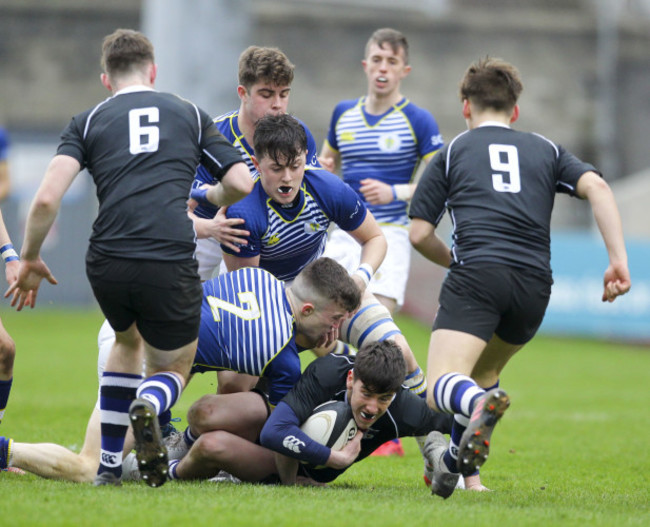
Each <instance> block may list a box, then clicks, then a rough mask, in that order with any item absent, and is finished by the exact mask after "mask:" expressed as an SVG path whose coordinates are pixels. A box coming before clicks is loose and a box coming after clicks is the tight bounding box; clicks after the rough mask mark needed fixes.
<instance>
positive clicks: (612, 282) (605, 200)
mask: <svg viewBox="0 0 650 527" xmlns="http://www.w3.org/2000/svg"><path fill="white" fill-rule="evenodd" d="M576 194H577V195H578V196H579V197H581V198H586V199H587V200H589V204H590V205H591V209H592V212H593V214H594V218H595V219H596V224H597V225H598V229H599V230H600V234H601V236H602V237H603V241H604V242H605V247H606V248H607V254H608V255H609V266H608V267H607V269H606V270H605V276H604V279H603V282H604V291H603V296H602V300H603V302H613V301H614V300H615V299H616V297H617V296H619V295H624V294H625V293H627V292H628V291H629V290H630V286H631V285H632V283H631V280H630V271H629V269H628V265H627V251H626V250H625V240H624V237H623V226H622V223H621V216H620V214H619V211H618V207H617V205H616V200H615V199H614V194H613V193H612V190H611V188H610V187H609V185H608V184H607V182H605V180H604V179H603V178H601V177H600V176H599V175H598V174H596V173H595V172H592V171H589V172H585V173H584V174H583V175H582V176H580V179H579V180H578V184H577V186H576Z"/></svg>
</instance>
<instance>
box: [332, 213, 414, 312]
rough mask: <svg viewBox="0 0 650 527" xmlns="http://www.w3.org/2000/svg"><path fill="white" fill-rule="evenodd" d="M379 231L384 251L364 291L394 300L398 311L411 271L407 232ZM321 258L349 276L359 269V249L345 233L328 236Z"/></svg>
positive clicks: (389, 228) (386, 228) (395, 229)
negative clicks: (326, 258) (345, 270)
mask: <svg viewBox="0 0 650 527" xmlns="http://www.w3.org/2000/svg"><path fill="white" fill-rule="evenodd" d="M381 231H382V232H383V233H384V236H385V237H386V242H387V243H388V251H387V252H386V257H385V258H384V261H383V262H382V264H381V265H380V266H379V269H377V272H376V273H375V275H374V276H373V277H372V280H371V281H370V285H369V286H368V290H369V291H370V292H371V293H373V294H375V295H381V296H385V297H387V298H392V299H394V300H396V301H397V306H398V307H401V306H402V305H403V304H404V292H405V291H406V282H407V281H408V275H409V270H410V268H411V244H410V242H409V231H408V229H407V228H406V227H393V226H388V225H383V226H382V227H381ZM323 256H328V257H329V258H332V259H333V260H336V261H337V262H338V263H340V264H341V265H342V266H343V267H345V268H346V269H347V270H348V272H349V273H353V272H354V271H356V269H357V268H358V267H359V261H360V259H361V246H360V245H359V244H358V243H357V242H356V240H355V239H354V238H353V237H352V236H350V235H349V234H348V233H347V232H345V231H343V230H341V229H336V230H334V231H332V232H331V233H330V235H329V239H328V240H327V245H326V247H325V252H324V253H323Z"/></svg>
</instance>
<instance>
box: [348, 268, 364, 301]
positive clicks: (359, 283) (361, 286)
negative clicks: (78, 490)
mask: <svg viewBox="0 0 650 527" xmlns="http://www.w3.org/2000/svg"><path fill="white" fill-rule="evenodd" d="M350 276H351V277H352V280H353V281H354V283H355V284H357V287H358V288H359V291H361V296H362V297H363V295H364V294H365V292H366V289H367V287H368V286H367V285H366V283H365V282H364V281H363V278H361V277H360V276H359V275H358V274H355V273H352V274H351V275H350Z"/></svg>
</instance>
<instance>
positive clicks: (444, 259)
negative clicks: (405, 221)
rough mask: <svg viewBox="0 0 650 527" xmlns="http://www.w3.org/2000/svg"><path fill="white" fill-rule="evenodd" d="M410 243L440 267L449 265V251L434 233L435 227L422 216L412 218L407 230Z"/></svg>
mask: <svg viewBox="0 0 650 527" xmlns="http://www.w3.org/2000/svg"><path fill="white" fill-rule="evenodd" d="M409 240H410V241H411V245H413V247H415V249H416V250H417V251H418V252H419V253H420V254H421V255H422V256H424V257H425V258H427V259H429V260H431V261H432V262H433V263H437V264H438V265H441V266H442V267H447V268H448V267H449V266H450V265H451V251H450V250H449V247H447V244H446V243H445V242H444V241H442V239H440V237H439V236H438V235H437V234H436V227H435V226H434V225H433V224H431V223H429V222H428V221H426V220H423V219H422V218H413V220H412V221H411V228H410V230H409Z"/></svg>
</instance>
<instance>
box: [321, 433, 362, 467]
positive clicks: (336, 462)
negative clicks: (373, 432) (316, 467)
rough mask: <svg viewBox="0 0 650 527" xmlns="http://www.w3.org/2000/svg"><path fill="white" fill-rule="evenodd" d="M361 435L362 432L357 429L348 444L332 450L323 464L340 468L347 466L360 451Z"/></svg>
mask: <svg viewBox="0 0 650 527" xmlns="http://www.w3.org/2000/svg"><path fill="white" fill-rule="evenodd" d="M362 437H363V432H362V431H361V430H357V434H356V435H355V436H354V437H353V438H352V439H351V440H350V441H348V444H347V445H345V446H344V447H343V448H342V449H341V450H332V451H331V453H330V457H329V458H327V463H325V466H327V467H330V468H333V469H336V470H340V469H342V468H346V467H349V466H350V465H351V464H352V463H354V460H355V459H357V457H358V456H359V452H361V438H362Z"/></svg>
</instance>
